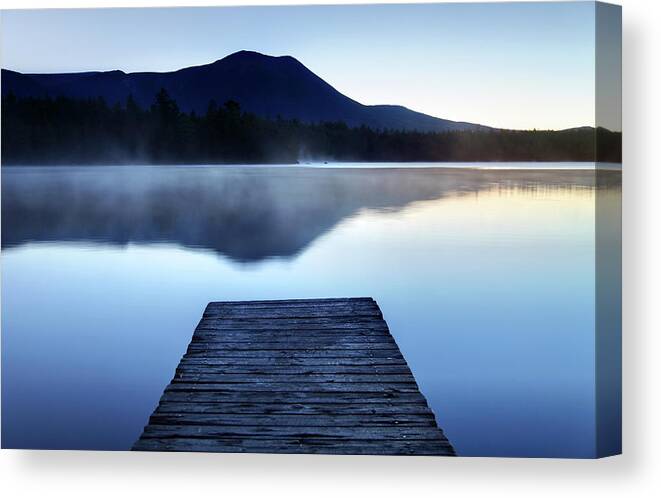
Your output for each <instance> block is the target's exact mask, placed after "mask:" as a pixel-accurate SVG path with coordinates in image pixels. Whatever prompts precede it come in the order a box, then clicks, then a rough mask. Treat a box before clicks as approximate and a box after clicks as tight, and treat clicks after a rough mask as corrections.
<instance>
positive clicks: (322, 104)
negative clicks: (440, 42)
mask: <svg viewBox="0 0 661 498" xmlns="http://www.w3.org/2000/svg"><path fill="white" fill-rule="evenodd" d="M161 88H165V89H166V90H167V92H168V93H169V94H170V95H171V96H172V97H173V98H174V100H176V102H177V103H178V104H179V106H180V108H181V110H182V111H185V112H190V111H195V112H196V113H198V114H203V113H205V112H206V110H207V107H208V104H209V101H210V100H215V101H216V102H217V103H218V104H219V105H222V104H223V103H224V102H225V101H228V100H234V101H237V102H238V103H239V104H240V105H241V108H242V109H244V110H246V111H248V112H251V113H254V114H257V115H258V116H262V117H266V118H275V117H277V116H281V117H283V118H296V119H299V120H301V121H303V122H306V123H317V122H324V121H326V122H327V121H343V122H345V123H346V124H347V125H349V126H352V127H353V126H361V125H365V126H368V127H370V128H374V129H393V130H408V131H412V130H415V131H425V132H427V131H433V132H439V131H454V130H488V129H489V128H488V127H485V126H481V125H477V124H472V123H464V122H457V121H450V120H447V119H441V118H436V117H433V116H429V115H427V114H422V113H419V112H415V111H412V110H410V109H407V108H406V107H402V106H395V105H371V106H370V105H363V104H361V103H359V102H356V101H355V100H352V99H350V98H349V97H347V96H345V95H343V94H341V93H340V92H338V91H337V90H336V89H335V88H333V87H332V86H331V85H329V84H328V83H326V82H325V81H324V80H322V79H321V78H320V77H318V76H317V75H316V74H314V73H313V72H312V71H310V70H309V69H308V68H306V67H305V66H304V65H303V64H301V63H300V62H299V61H297V60H296V59H294V58H293V57H289V56H283V57H271V56H268V55H263V54H260V53H257V52H248V51H241V52H236V53H234V54H232V55H229V56H227V57H225V58H223V59H220V60H218V61H216V62H213V63H211V64H206V65H203V66H195V67H187V68H184V69H180V70H178V71H172V72H167V73H146V72H145V73H128V74H127V73H124V72H123V71H104V72H85V73H61V74H23V73H18V72H16V71H10V70H6V69H3V70H2V95H3V96H5V95H7V94H9V93H10V92H11V93H13V94H14V95H16V96H17V97H46V96H51V97H57V96H66V97H71V98H76V99H82V98H94V97H103V98H104V99H105V100H106V102H107V103H109V104H111V105H112V104H115V103H118V102H119V103H122V104H123V103H124V102H125V101H126V98H127V97H128V96H129V95H133V98H134V99H135V101H136V102H137V103H138V105H140V106H141V107H143V108H147V107H149V106H150V105H151V104H152V103H153V102H154V96H155V95H156V93H157V92H158V91H159V90H160V89H161Z"/></svg>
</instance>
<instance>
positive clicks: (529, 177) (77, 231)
mask: <svg viewBox="0 0 661 498" xmlns="http://www.w3.org/2000/svg"><path fill="white" fill-rule="evenodd" d="M594 177H595V175H594V172H593V171H590V170H583V171H516V170H511V171H493V170H484V171H480V170H459V169H452V170H442V169H435V170H431V169H419V170H412V169H408V170H399V169H369V170H367V169H310V168H290V167H283V168H259V167H240V168H231V167H227V168H211V167H209V168H206V167H144V168H135V167H134V168H131V169H129V168H126V167H112V168H55V169H53V168H25V167H23V168H6V167H5V168H3V176H2V232H3V237H2V246H3V247H13V246H17V245H21V244H24V243H27V242H47V241H95V242H105V243H111V244H118V245H125V244H128V243H130V242H136V243H151V242H173V243H176V244H179V245H182V246H185V247H194V248H205V249H211V250H213V251H216V252H217V253H219V254H222V255H225V256H228V257H229V258H231V259H233V260H236V261H244V262H250V261H259V260H263V259H265V258H269V257H274V256H280V257H286V258H289V257H292V256H295V255H297V254H299V253H300V252H301V251H303V250H304V249H305V247H306V246H308V245H309V244H310V243H311V242H313V241H314V240H315V239H316V238H318V237H320V236H321V235H323V234H324V233H326V232H328V231H329V230H331V229H332V228H333V227H334V226H336V225H337V224H338V223H340V222H341V221H342V220H343V219H345V218H347V217H350V216H353V215H355V214H356V213H358V212H360V211H361V210H362V209H366V208H371V209H391V210H397V209H401V208H402V207H405V206H406V205H408V204H410V203H412V202H415V201H420V200H431V199H438V198H442V197H445V196H448V195H454V194H460V193H464V194H466V193H475V192H479V191H482V190H485V189H492V188H497V189H500V190H502V191H511V190H512V189H514V188H515V189H519V190H521V191H525V192H528V193H530V194H543V192H544V191H545V190H548V189H567V188H572V189H577V188H578V189H580V188H591V187H593V186H594V182H595V178H594Z"/></svg>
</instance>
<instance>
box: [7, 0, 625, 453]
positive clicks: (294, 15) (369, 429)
mask: <svg viewBox="0 0 661 498" xmlns="http://www.w3.org/2000/svg"><path fill="white" fill-rule="evenodd" d="M0 15H1V41H2V43H1V51H2V52H1V57H2V59H1V65H2V78H1V87H2V108H1V109H2V123H1V127H2V146H1V155H2V157H1V161H2V167H1V181H2V256H1V259H2V296H1V298H2V448H3V449H68V450H120V451H121V450H127V451H128V450H132V451H158V452H160V451H180V452H219V453H306V454H334V455H429V456H447V457H451V456H493V457H553V458H597V457H603V456H609V455H616V454H618V453H620V452H621V435H620V434H621V432H620V425H621V381H620V369H621V359H620V358H621V346H620V344H621V337H620V336H621V306H620V301H621V263H620V261H621V250H620V245H621V217H620V209H621V208H620V206H621V177H622V167H621V162H622V147H621V143H622V142H621V138H622V127H621V83H620V82H621V9H620V7H619V6H616V5H609V4H604V3H599V2H590V1H585V2H524V3H519V2H516V3H435V4H389V5H379V4H365V5H324V6H318V5H317V6H315V5H299V6H269V7H259V6H251V7H249V6H244V7H204V8H202V7H199V8H190V7H180V8H115V9H112V8H111V9H93V8H91V9H45V10H20V9H19V10H4V11H2V12H1V14H0Z"/></svg>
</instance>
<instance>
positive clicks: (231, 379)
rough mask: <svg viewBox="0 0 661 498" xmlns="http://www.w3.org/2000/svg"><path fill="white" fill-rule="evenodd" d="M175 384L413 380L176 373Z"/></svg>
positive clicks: (407, 379)
mask: <svg viewBox="0 0 661 498" xmlns="http://www.w3.org/2000/svg"><path fill="white" fill-rule="evenodd" d="M174 381H176V382H213V383H219V384H255V383H259V384H277V383H286V384H297V383H300V382H302V381H304V382H305V383H306V384H307V383H312V384H317V383H318V384H327V383H378V384H387V385H390V384H402V383H403V384H411V383H415V379H414V378H413V375H411V373H410V372H409V373H407V374H385V375H380V374H377V373H368V374H317V373H307V374H306V373H303V372H301V373H299V374H294V375H289V374H258V373H257V374H256V373H248V374H218V373H206V372H205V373H199V372H190V371H177V373H176V375H175V376H174Z"/></svg>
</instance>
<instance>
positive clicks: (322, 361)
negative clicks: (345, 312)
mask: <svg viewBox="0 0 661 498" xmlns="http://www.w3.org/2000/svg"><path fill="white" fill-rule="evenodd" d="M179 365H181V366H186V365H191V366H195V365H198V366H205V367H228V368H238V369H240V368H256V367H273V368H298V367H305V366H308V367H318V368H319V369H320V370H317V371H318V372H323V371H324V370H323V369H325V368H328V369H330V368H332V367H337V368H343V367H344V368H351V367H357V368H360V367H366V368H384V367H390V368H396V367H397V368H400V367H401V368H405V369H406V370H407V371H408V366H407V365H406V361H405V360H404V358H394V357H391V358H323V357H312V358H310V357H303V358H301V357H295V356H293V355H290V356H283V357H279V358H270V357H252V358H244V359H243V360H242V361H241V362H237V361H236V358H235V357H233V356H229V357H227V356H216V357H210V358H204V357H199V356H188V355H185V356H183V357H182V358H181V362H180V363H179Z"/></svg>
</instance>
